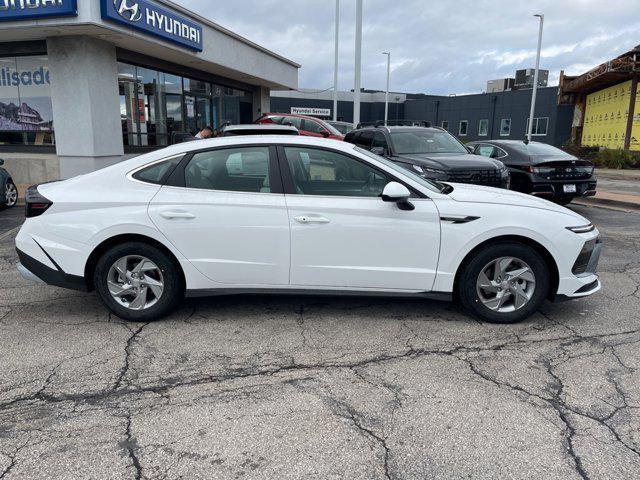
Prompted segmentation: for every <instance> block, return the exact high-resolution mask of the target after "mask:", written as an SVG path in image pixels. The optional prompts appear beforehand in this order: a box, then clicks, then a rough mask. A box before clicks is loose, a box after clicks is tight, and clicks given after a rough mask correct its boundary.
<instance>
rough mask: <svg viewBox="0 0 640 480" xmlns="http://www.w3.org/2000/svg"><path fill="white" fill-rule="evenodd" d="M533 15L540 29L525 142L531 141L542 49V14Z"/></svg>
mask: <svg viewBox="0 0 640 480" xmlns="http://www.w3.org/2000/svg"><path fill="white" fill-rule="evenodd" d="M534 17H538V18H539V19H540V31H539V33H538V54H537V55H536V70H535V72H534V74H533V92H532V93H531V111H530V112H529V128H528V129H527V142H530V141H531V132H532V131H533V114H534V112H535V109H536V93H537V91H538V70H539V68H540V50H541V49H542V26H543V25H544V14H542V13H537V14H535V15H534Z"/></svg>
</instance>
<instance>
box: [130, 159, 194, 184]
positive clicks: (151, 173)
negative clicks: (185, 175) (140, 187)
mask: <svg viewBox="0 0 640 480" xmlns="http://www.w3.org/2000/svg"><path fill="white" fill-rule="evenodd" d="M180 160H182V155H180V156H178V157H173V158H169V159H167V160H164V161H162V162H158V163H154V164H153V165H150V166H148V167H147V168H143V169H142V170H138V171H137V172H136V173H134V174H133V175H132V177H133V178H135V179H136V180H140V181H141V182H146V183H154V184H157V185H160V184H162V183H164V181H165V180H166V178H167V177H168V176H169V175H170V174H171V172H172V171H173V169H174V168H175V167H176V166H177V165H178V163H180Z"/></svg>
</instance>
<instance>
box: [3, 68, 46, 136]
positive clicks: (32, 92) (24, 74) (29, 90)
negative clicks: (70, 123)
mask: <svg viewBox="0 0 640 480" xmlns="http://www.w3.org/2000/svg"><path fill="white" fill-rule="evenodd" d="M49 86H50V78H49V61H48V57H47V56H46V55H34V56H28V57H3V58H0V144H22V145H53V144H54V143H55V140H54V130H53V108H52V107H51V92H50V87H49Z"/></svg>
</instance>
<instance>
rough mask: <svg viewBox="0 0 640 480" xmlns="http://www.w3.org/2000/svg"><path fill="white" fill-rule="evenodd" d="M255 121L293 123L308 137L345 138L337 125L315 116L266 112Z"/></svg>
mask: <svg viewBox="0 0 640 480" xmlns="http://www.w3.org/2000/svg"><path fill="white" fill-rule="evenodd" d="M255 123H277V124H278V125H293V126H294V127H296V128H297V129H298V131H299V132H300V135H306V136H308V137H324V138H333V139H335V140H344V135H343V134H341V133H340V132H339V131H338V130H336V128H335V127H333V126H331V125H329V124H328V123H327V122H325V121H322V120H320V119H319V118H315V117H308V116H306V115H294V114H289V113H265V114H263V115H262V116H261V117H260V118H258V119H257V120H256V121H255Z"/></svg>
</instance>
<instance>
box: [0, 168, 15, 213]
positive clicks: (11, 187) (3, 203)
mask: <svg viewBox="0 0 640 480" xmlns="http://www.w3.org/2000/svg"><path fill="white" fill-rule="evenodd" d="M2 165H4V160H3V159H1V158H0V208H8V207H13V206H15V204H16V203H18V189H17V187H16V184H15V183H13V179H12V178H11V174H10V173H9V172H7V170H6V169H4V168H3V167H2Z"/></svg>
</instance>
